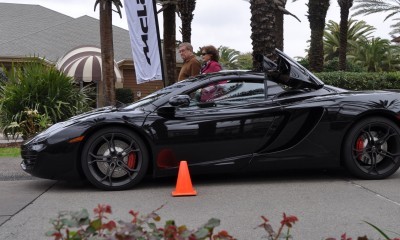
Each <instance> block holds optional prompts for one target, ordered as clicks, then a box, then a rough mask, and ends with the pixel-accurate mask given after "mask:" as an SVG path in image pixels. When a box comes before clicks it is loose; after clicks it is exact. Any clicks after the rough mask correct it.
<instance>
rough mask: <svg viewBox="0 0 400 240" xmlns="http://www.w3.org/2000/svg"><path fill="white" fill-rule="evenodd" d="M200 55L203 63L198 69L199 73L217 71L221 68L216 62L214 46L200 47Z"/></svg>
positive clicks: (216, 52)
mask: <svg viewBox="0 0 400 240" xmlns="http://www.w3.org/2000/svg"><path fill="white" fill-rule="evenodd" d="M201 55H202V57H203V64H202V66H201V69H200V73H201V74H205V73H212V72H219V71H221V70H222V67H221V65H220V64H219V63H218V60H219V54H218V50H217V49H216V48H215V47H214V46H212V45H208V46H204V47H202V48H201Z"/></svg>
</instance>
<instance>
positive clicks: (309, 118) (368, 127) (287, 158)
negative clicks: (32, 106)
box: [21, 50, 400, 190]
mask: <svg viewBox="0 0 400 240" xmlns="http://www.w3.org/2000/svg"><path fill="white" fill-rule="evenodd" d="M276 56H277V57H278V59H277V60H276V61H271V60H270V59H268V58H266V57H261V58H260V59H259V60H260V61H261V62H262V63H263V72H260V73H258V72H252V71H226V72H218V73H213V74H207V75H199V76H197V77H194V78H189V79H186V80H184V81H181V82H178V83H176V84H174V85H171V86H169V87H166V88H164V89H161V90H159V91H157V92H154V93H153V94H151V95H149V96H147V97H145V98H143V99H141V100H140V101H137V102H134V103H132V104H130V105H128V106H125V107H120V108H112V107H109V108H102V109H96V110H94V111H92V112H88V113H84V114H81V115H78V116H75V117H73V118H71V119H69V120H67V121H65V122H60V123H57V124H54V125H53V126H51V127H50V128H48V129H47V130H46V131H44V132H42V133H40V134H38V135H37V136H35V137H34V138H32V139H30V140H28V141H27V142H25V143H24V144H23V145H22V147H21V148H22V158H23V161H22V163H21V166H22V168H23V169H24V170H25V171H26V172H28V173H30V174H32V175H33V176H37V177H41V178H49V179H70V178H86V179H88V180H89V181H90V182H91V183H92V184H93V185H95V186H96V187H98V188H101V189H105V190H121V189H128V188H131V187H133V186H134V185H136V184H137V183H139V182H140V181H141V180H142V178H143V177H144V176H145V175H146V174H150V175H152V176H154V177H160V176H167V175H174V174H177V169H178V167H179V162H180V161H181V160H186V161H187V162H188V165H189V168H190V172H191V173H192V174H196V173H210V172H228V171H230V172H231V171H242V170H246V171H247V170H248V171H251V170H269V169H285V168H296V169H301V168H336V167H341V166H344V167H346V168H347V169H348V170H349V171H350V172H351V173H352V174H354V175H355V176H357V177H359V178H362V179H383V178H386V177H389V176H390V175H392V174H393V173H395V172H396V171H397V169H398V168H399V166H400V128H399V124H400V115H399V111H400V102H399V99H400V94H399V93H396V92H395V91H362V92H361V91H360V92H356V91H348V90H344V89H339V88H336V87H332V86H327V85H324V84H323V82H321V81H320V80H319V79H318V78H317V77H315V76H314V75H313V74H312V73H310V72H309V71H308V70H306V69H305V68H303V67H302V66H301V65H299V64H298V63H297V62H296V61H294V60H292V59H291V58H290V57H288V56H286V55H285V54H284V53H282V52H281V51H279V50H277V51H276Z"/></svg>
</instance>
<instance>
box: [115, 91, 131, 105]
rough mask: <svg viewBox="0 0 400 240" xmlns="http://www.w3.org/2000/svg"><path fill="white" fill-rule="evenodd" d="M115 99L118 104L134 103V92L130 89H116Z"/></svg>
mask: <svg viewBox="0 0 400 240" xmlns="http://www.w3.org/2000/svg"><path fill="white" fill-rule="evenodd" d="M115 99H116V100H117V102H120V103H123V104H127V103H131V102H133V101H134V98H133V92H132V89H130V88H117V89H115Z"/></svg>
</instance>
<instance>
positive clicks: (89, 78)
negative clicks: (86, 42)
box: [56, 46, 123, 85]
mask: <svg viewBox="0 0 400 240" xmlns="http://www.w3.org/2000/svg"><path fill="white" fill-rule="evenodd" d="M56 67H57V68H58V69H59V70H60V71H62V72H64V73H65V74H67V75H68V76H71V77H73V78H74V79H75V81H77V82H82V81H83V82H98V81H101V79H102V71H101V50H100V48H98V47H95V46H81V47H78V48H74V49H72V50H71V51H69V52H68V53H67V54H65V55H64V56H63V57H62V58H61V59H60V60H59V61H58V62H57V64H56ZM114 72H115V80H116V85H120V84H122V81H123V79H122V74H121V72H120V71H119V69H118V65H117V63H116V62H115V61H114Z"/></svg>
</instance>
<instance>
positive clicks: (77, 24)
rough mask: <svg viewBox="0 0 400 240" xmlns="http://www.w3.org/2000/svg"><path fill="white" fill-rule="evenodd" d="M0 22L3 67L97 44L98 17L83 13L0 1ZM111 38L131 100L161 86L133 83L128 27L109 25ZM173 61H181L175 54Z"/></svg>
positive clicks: (53, 58) (52, 57) (53, 57)
mask: <svg viewBox="0 0 400 240" xmlns="http://www.w3.org/2000/svg"><path fill="white" fill-rule="evenodd" d="M0 22H1V24H0V66H3V67H6V68H7V67H10V65H11V63H12V62H21V61H25V60H26V58H27V57H32V56H36V57H40V58H44V59H45V60H46V61H47V62H48V63H49V64H54V65H55V64H56V63H57V61H58V60H59V59H60V58H62V57H63V56H64V55H65V54H66V53H67V52H69V51H70V50H71V49H74V48H77V47H79V46H87V45H91V46H97V47H100V29H99V25H100V24H99V20H97V19H95V18H92V17H89V16H86V15H85V16H81V17H78V18H72V17H69V16H66V15H64V14H61V13H59V12H56V11H53V10H51V9H48V8H45V7H43V6H40V5H29V4H14V3H0ZM113 38H114V60H115V61H116V62H117V65H118V68H119V70H120V72H121V74H122V78H123V82H122V85H120V86H122V87H123V88H130V89H132V91H133V92H134V97H135V100H136V99H137V98H138V96H139V95H140V97H141V98H142V97H144V96H146V95H148V94H150V93H152V92H154V91H156V90H158V89H160V88H162V87H163V82H162V81H153V82H148V83H143V84H139V85H138V84H136V76H135V69H134V65H133V61H134V60H133V59H132V51H131V46H130V39H129V31H128V30H125V29H122V28H120V27H116V26H113ZM177 62H182V59H181V58H180V56H179V54H177ZM177 65H178V69H177V71H179V68H180V67H179V66H180V64H179V63H178V64H177Z"/></svg>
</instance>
